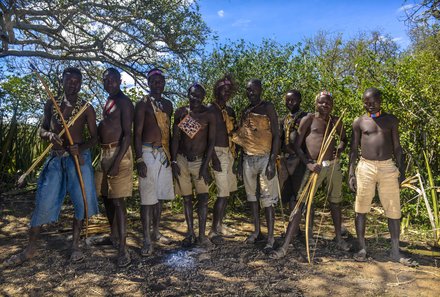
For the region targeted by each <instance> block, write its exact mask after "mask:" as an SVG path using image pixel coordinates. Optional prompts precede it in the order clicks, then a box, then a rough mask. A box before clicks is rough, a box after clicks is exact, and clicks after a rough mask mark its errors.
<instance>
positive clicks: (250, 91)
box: [246, 81, 262, 104]
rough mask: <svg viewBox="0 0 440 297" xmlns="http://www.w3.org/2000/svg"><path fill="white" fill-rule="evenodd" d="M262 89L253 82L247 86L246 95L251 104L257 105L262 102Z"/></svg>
mask: <svg viewBox="0 0 440 297" xmlns="http://www.w3.org/2000/svg"><path fill="white" fill-rule="evenodd" d="M261 91H262V90H261V87H260V86H259V85H258V84H256V83H253V82H251V81H250V82H248V84H247V86H246V95H247V97H248V99H249V101H250V102H251V104H257V103H258V102H259V101H260V96H261Z"/></svg>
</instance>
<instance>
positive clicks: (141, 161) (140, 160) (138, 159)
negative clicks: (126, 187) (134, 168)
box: [136, 157, 144, 164]
mask: <svg viewBox="0 0 440 297" xmlns="http://www.w3.org/2000/svg"><path fill="white" fill-rule="evenodd" d="M143 162H144V159H142V157H139V158H137V159H136V164H139V163H143Z"/></svg>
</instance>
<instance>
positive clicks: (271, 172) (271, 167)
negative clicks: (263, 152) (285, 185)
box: [265, 160, 275, 180]
mask: <svg viewBox="0 0 440 297" xmlns="http://www.w3.org/2000/svg"><path fill="white" fill-rule="evenodd" d="M265 174H266V177H267V179H268V180H271V179H272V178H274V176H275V161H274V160H270V161H269V162H268V163H267V166H266V172H265Z"/></svg>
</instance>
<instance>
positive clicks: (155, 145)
mask: <svg viewBox="0 0 440 297" xmlns="http://www.w3.org/2000/svg"><path fill="white" fill-rule="evenodd" d="M147 78H148V86H149V87H150V94H149V95H148V96H146V97H144V98H143V100H141V101H139V102H138V103H137V104H136V109H135V120H134V131H135V133H134V146H135V151H136V167H137V171H138V175H139V192H140V196H141V220H142V227H143V242H144V243H143V247H142V249H141V254H142V256H148V255H151V254H152V253H153V252H154V247H153V244H152V241H159V242H162V243H165V244H169V243H170V242H171V240H170V239H168V238H167V237H165V236H164V235H162V234H161V233H160V232H159V225H160V218H161V215H162V204H163V202H164V201H166V200H172V199H174V189H173V186H172V184H173V177H172V173H171V167H170V144H169V140H170V119H171V115H172V113H173V105H172V104H171V102H170V101H169V100H167V99H165V98H163V97H162V93H163V91H164V88H165V77H164V75H163V73H162V71H161V70H160V69H157V68H154V69H151V70H150V71H149V72H148V74H147ZM151 222H152V227H153V228H152V229H153V230H152V231H153V232H152V233H153V234H152V236H151V234H150V229H151V228H150V226H151Z"/></svg>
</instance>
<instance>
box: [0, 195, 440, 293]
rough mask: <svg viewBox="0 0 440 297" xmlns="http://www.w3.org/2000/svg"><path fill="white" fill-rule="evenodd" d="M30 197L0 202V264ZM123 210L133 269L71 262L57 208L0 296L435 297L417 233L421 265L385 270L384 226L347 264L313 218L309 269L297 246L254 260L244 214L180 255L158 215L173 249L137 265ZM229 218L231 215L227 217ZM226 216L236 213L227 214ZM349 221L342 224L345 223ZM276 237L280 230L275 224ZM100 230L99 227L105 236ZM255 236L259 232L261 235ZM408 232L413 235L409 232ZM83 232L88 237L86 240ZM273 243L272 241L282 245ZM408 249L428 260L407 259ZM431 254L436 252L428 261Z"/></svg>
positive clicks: (90, 255) (18, 240) (407, 244)
mask: <svg viewBox="0 0 440 297" xmlns="http://www.w3.org/2000/svg"><path fill="white" fill-rule="evenodd" d="M33 197H34V194H33V193H32V192H28V193H20V194H18V195H17V193H15V194H14V193H12V194H11V193H9V194H3V195H1V196H0V211H1V221H0V263H2V262H3V261H4V260H5V259H7V258H8V257H10V256H11V255H13V254H15V253H17V252H19V251H20V250H21V249H22V247H23V246H24V245H25V244H26V241H27V233H26V231H27V224H28V223H29V218H30V214H31V211H32V208H33ZM132 204H133V205H131V207H130V209H129V230H130V231H129V241H128V242H129V249H130V254H131V257H132V263H131V265H130V266H128V267H127V268H123V269H120V268H117V266H116V250H115V249H114V248H112V247H109V246H106V247H102V246H100V247H97V246H92V245H89V244H87V241H86V240H84V241H83V242H82V246H83V249H84V251H85V254H86V259H85V260H84V261H83V262H81V263H75V264H73V263H70V261H69V254H70V250H69V248H70V245H69V244H70V241H71V232H70V223H71V216H72V207H71V206H69V205H68V204H65V207H64V208H63V211H62V216H61V217H60V220H59V223H56V224H53V225H50V226H47V227H45V229H44V234H43V235H42V238H41V240H40V241H39V244H40V248H39V255H38V256H37V257H35V258H33V259H32V260H30V261H28V262H26V263H24V264H23V265H21V266H19V267H16V268H2V270H1V274H0V295H3V296H42V295H46V296H47V295H51V296H66V295H68V296H104V295H105V296H113V295H124V296H125V295H127V296H329V295H334V296H417V297H420V296H440V285H439V283H440V269H439V268H438V266H439V264H440V262H439V261H440V258H438V257H433V253H435V252H434V251H430V250H429V247H428V246H427V245H426V243H425V242H426V238H425V236H426V235H423V234H421V233H420V234H419V233H418V232H416V231H413V232H409V233H408V234H409V235H404V236H403V237H402V246H403V249H404V250H405V251H406V253H407V255H408V256H411V257H412V258H413V259H415V260H417V261H418V262H419V263H420V266H419V267H417V268H409V267H405V266H402V265H400V264H397V263H393V262H389V261H388V258H387V252H386V251H387V249H388V248H389V246H390V244H389V238H388V232H386V222H385V220H384V219H383V218H381V219H378V216H377V214H374V212H373V215H372V216H370V217H369V225H368V241H367V244H368V247H369V255H370V256H371V257H373V258H370V259H369V261H368V262H366V263H358V262H355V261H353V260H352V252H348V253H345V252H340V251H338V250H336V249H335V245H334V243H333V242H332V240H331V238H332V228H331V219H330V214H329V213H328V212H324V213H319V212H318V213H317V215H316V217H315V221H316V225H317V226H319V225H321V224H320V222H321V219H322V221H323V224H322V225H321V227H316V228H315V234H316V233H317V231H318V230H317V229H319V236H318V238H319V242H318V247H317V250H316V255H315V257H314V264H313V265H309V264H308V263H307V262H306V261H305V247H304V240H303V239H301V238H300V239H298V240H296V241H295V242H294V247H293V246H292V247H291V248H290V249H289V253H288V255H287V257H285V258H284V259H281V260H271V259H269V257H268V256H267V255H266V254H264V253H263V252H262V249H263V246H264V243H260V244H256V245H246V244H244V243H243V241H244V239H245V238H246V235H247V234H248V233H249V232H250V230H251V229H252V227H251V225H250V224H249V223H248V222H249V219H247V214H246V213H245V214H243V215H238V214H237V215H231V214H228V216H227V219H226V223H227V225H229V226H230V228H232V230H234V231H235V233H236V236H235V238H233V239H227V240H226V241H225V242H224V244H222V245H217V246H216V247H215V248H214V249H212V250H210V251H207V250H205V249H202V248H197V247H196V248H192V249H182V248H181V247H180V244H179V241H180V240H181V239H183V234H184V231H185V222H184V219H183V215H182V214H181V211H178V210H176V206H175V205H174V206H173V207H171V206H169V207H168V208H167V209H166V210H165V212H164V215H163V217H164V219H163V222H162V226H163V227H162V230H163V233H164V234H165V235H167V236H170V237H171V238H172V239H173V240H175V242H174V243H173V244H171V245H169V246H163V245H159V246H157V249H156V253H155V255H153V256H151V257H146V258H144V257H141V256H140V253H139V252H140V245H141V227H140V222H139V214H138V210H137V208H136V207H135V205H136V198H134V200H133V201H132ZM240 207H241V208H243V206H240ZM230 213H231V212H230ZM234 213H239V212H238V211H235V212H234ZM344 217H345V218H346V219H345V221H344V225H345V226H346V227H347V230H348V231H349V234H348V238H347V240H349V241H351V242H352V243H353V244H354V243H355V242H354V239H353V237H352V236H351V235H350V234H353V233H354V226H353V219H352V217H353V216H352V214H350V213H346V214H345V216H344ZM347 218H348V219H347ZM277 219H278V220H277V228H276V234H277V235H281V233H282V231H283V226H282V223H281V220H280V218H279V217H278V218H277ZM105 224H106V219H105V218H104V217H103V216H102V215H101V216H98V217H96V218H94V219H92V220H91V221H90V225H91V226H94V227H95V226H98V228H96V227H95V230H94V232H98V233H101V235H99V234H92V236H102V232H103V230H105V229H106V228H105ZM103 226H104V227H103ZM263 231H265V228H264V227H263ZM410 231H411V230H410ZM94 232H91V233H94ZM281 241H282V239H281V238H278V239H277V243H278V244H280V243H281ZM413 249H419V250H423V251H424V252H425V253H426V255H425V256H419V255H416V254H410V253H409V252H408V251H410V250H413ZM436 253H437V254H438V251H437V252H436Z"/></svg>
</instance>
